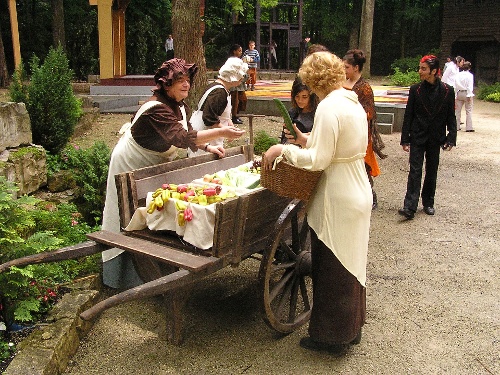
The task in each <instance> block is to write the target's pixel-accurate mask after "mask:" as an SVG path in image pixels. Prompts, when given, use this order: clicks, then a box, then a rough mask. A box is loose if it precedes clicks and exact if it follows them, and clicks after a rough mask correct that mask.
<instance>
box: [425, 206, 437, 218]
mask: <svg viewBox="0 0 500 375" xmlns="http://www.w3.org/2000/svg"><path fill="white" fill-rule="evenodd" d="M424 212H425V213H426V214H427V215H431V216H432V215H434V214H435V213H436V210H435V209H434V207H424Z"/></svg>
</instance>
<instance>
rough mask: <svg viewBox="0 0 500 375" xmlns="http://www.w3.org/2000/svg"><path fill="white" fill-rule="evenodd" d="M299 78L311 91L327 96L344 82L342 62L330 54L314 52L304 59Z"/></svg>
mask: <svg viewBox="0 0 500 375" xmlns="http://www.w3.org/2000/svg"><path fill="white" fill-rule="evenodd" d="M299 76H300V78H301V79H302V82H303V83H304V84H306V85H307V86H309V87H310V88H311V90H312V91H314V92H316V93H318V92H320V93H324V94H329V93H330V92H332V91H333V90H336V89H338V88H340V87H342V84H343V82H344V81H345V68H344V62H343V61H342V59H341V58H339V57H338V56H336V55H334V54H333V53H331V52H326V51H322V52H314V53H313V54H311V55H309V56H307V57H306V58H305V59H304V62H303V63H302V66H301V67H300V69H299Z"/></svg>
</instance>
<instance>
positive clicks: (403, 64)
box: [391, 57, 420, 72]
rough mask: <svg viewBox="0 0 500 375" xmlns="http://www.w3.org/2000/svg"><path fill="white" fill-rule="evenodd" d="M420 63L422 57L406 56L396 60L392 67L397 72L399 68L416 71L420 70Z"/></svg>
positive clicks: (402, 70) (400, 69) (403, 70)
mask: <svg viewBox="0 0 500 375" xmlns="http://www.w3.org/2000/svg"><path fill="white" fill-rule="evenodd" d="M419 64H420V57H404V58H402V59H397V60H394V62H393V63H392V64H391V69H392V70H393V71H394V72H396V69H398V70H399V71H400V72H409V71H412V72H416V71H418V66H419Z"/></svg>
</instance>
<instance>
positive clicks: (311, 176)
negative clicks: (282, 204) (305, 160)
mask: <svg viewBox="0 0 500 375" xmlns="http://www.w3.org/2000/svg"><path fill="white" fill-rule="evenodd" d="M322 173H323V171H310V170H307V169H303V168H298V167H295V166H293V165H291V164H289V163H287V162H286V161H284V160H283V161H281V162H279V163H278V164H276V168H275V169H274V170H264V168H262V169H261V171H260V184H261V185H262V186H263V187H265V188H266V189H269V190H271V191H272V192H274V193H276V194H278V195H281V196H283V197H288V198H295V199H301V200H304V201H307V200H308V199H309V197H310V196H311V194H312V192H313V191H314V189H315V188H316V185H317V184H318V181H319V178H320V177H321V174H322Z"/></svg>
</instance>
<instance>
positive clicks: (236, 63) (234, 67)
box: [219, 57, 248, 82]
mask: <svg viewBox="0 0 500 375" xmlns="http://www.w3.org/2000/svg"><path fill="white" fill-rule="evenodd" d="M247 71H248V64H247V63H246V62H243V60H242V59H240V58H239V57H230V58H228V59H227V60H226V62H225V63H224V65H222V67H221V68H220V69H219V78H220V79H222V80H223V81H226V82H236V81H240V80H241V79H243V77H245V74H246V73H247Z"/></svg>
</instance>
